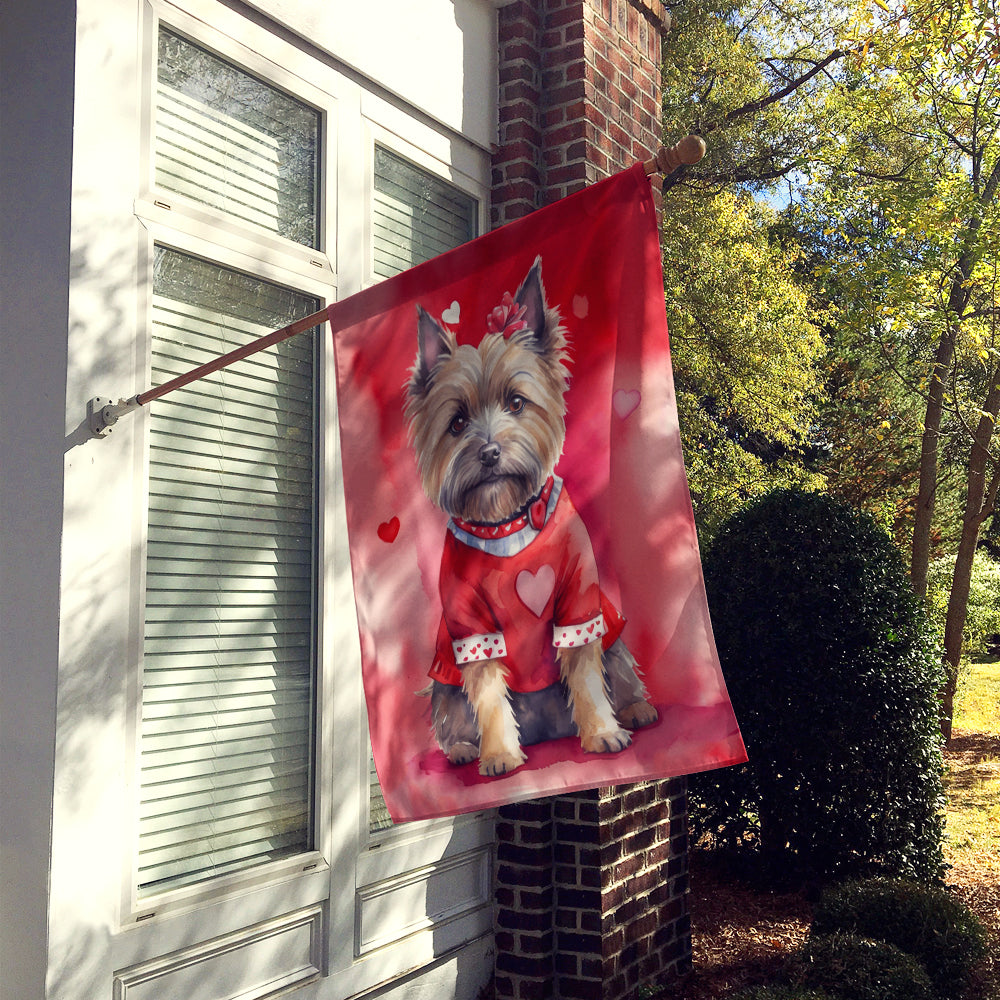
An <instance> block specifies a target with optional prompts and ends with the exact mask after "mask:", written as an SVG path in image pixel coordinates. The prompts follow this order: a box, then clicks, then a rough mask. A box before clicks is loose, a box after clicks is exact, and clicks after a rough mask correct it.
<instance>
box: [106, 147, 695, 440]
mask: <svg viewBox="0 0 1000 1000" xmlns="http://www.w3.org/2000/svg"><path fill="white" fill-rule="evenodd" d="M704 155H705V140H704V139H702V138H701V137H700V136H697V135H688V136H685V137H684V138H683V139H681V140H680V142H678V143H675V144H674V145H673V146H661V147H660V148H659V149H658V150H657V151H656V156H654V157H653V158H652V159H650V160H646V161H645V162H644V163H643V169H644V170H645V171H646V174H647V175H651V174H664V175H666V174H669V173H671V172H672V171H674V170H676V169H677V168H678V167H680V166H682V165H685V164H687V165H691V164H694V163H697V162H698V161H699V160H700V159H701V158H702V157H703V156H704ZM328 318H329V313H328V311H327V309H320V310H319V311H318V312H314V313H312V314H310V315H309V316H304V317H303V318H302V319H298V320H296V321H295V322H294V323H289V324H288V326H283V327H282V328H281V329H280V330H275V331H274V332H273V333H267V334H265V335H264V336H263V337H258V338H257V339H256V340H253V341H251V342H250V343H249V344H244V345H243V346H242V347H237V348H236V350H234V351H230V352H229V353H228V354H223V355H221V356H220V357H218V358H215V360H213V361H208V362H206V363H205V364H203V365H199V366H198V367H197V368H192V369H191V371H189V372H185V373H184V374H183V375H178V376H177V377H176V378H172V379H170V381H169V382H164V383H163V384H162V385H158V386H156V387H155V388H152V389H146V390H145V391H144V392H140V393H137V394H136V395H135V396H132V397H130V398H129V399H119V400H118V402H117V403H116V402H114V401H113V400H111V399H105V398H103V397H101V396H95V397H94V398H93V399H91V400H88V402H87V421H88V423H89V425H90V430H91V433H92V434H93V435H94V436H95V437H105V436H106V435H108V434H109V433H110V432H111V428H112V426H113V425H114V424H115V423H117V422H118V418H119V417H121V416H123V415H124V414H126V413H130V412H131V411H132V410H137V409H138V408H139V407H140V406H145V404H146V403H150V402H152V401H153V400H154V399H159V398H160V397H161V396H165V395H167V393H168V392H173V391H174V390H175V389H180V388H181V387H182V386H185V385H187V384H188V383H190V382H195V381H197V380H198V379H200V378H204V376H206V375H211V374H212V373H213V372H217V371H220V370H221V369H223V368H226V367H228V366H229V365H231V364H233V362H235V361H242V360H243V359H244V358H248V357H250V355H252V354H256V353H257V352H258V351H263V350H266V349H267V348H268V347H271V346H273V345H274V344H278V343H280V342H281V341H283V340H287V339H288V338H289V337H294V336H296V335H297V334H299V333H304V332H305V331H306V330H311V329H312V328H313V327H315V326H318V325H319V324H320V323H323V322H325V321H326V320H327V319H328Z"/></svg>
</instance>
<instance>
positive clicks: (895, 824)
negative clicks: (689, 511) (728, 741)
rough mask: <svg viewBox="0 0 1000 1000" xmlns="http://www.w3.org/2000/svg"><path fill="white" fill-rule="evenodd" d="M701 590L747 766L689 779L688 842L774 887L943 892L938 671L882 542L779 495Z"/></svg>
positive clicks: (830, 509) (708, 562)
mask: <svg viewBox="0 0 1000 1000" xmlns="http://www.w3.org/2000/svg"><path fill="white" fill-rule="evenodd" d="M705 582H706V587H707V589H708V597H709V603H710V605H711V608H712V618H713V625H714V628H715V636H716V640H717V643H718V648H719V654H720V657H721V660H722V666H723V670H724V672H725V676H726V681H727V684H728V687H729V693H730V696H731V698H732V701H733V705H734V708H735V710H736V715H737V718H738V720H739V723H740V728H741V730H742V733H743V737H744V740H745V742H746V745H747V751H748V754H749V758H750V760H749V763H748V764H746V765H742V766H740V767H736V768H726V769H724V770H721V771H714V772H710V773H706V774H702V775H696V776H695V777H694V778H692V780H691V793H692V794H691V798H692V820H693V823H694V832H695V834H696V835H699V834H703V833H709V834H711V835H713V836H714V838H715V839H716V842H717V843H718V844H719V845H720V846H724V847H737V848H749V849H750V850H751V851H752V852H753V855H752V856H753V858H754V863H755V865H758V866H759V865H761V863H763V865H764V867H766V868H769V869H770V870H772V871H777V872H791V871H795V872H796V874H798V875H801V876H810V877H812V876H815V877H819V878H825V877H828V876H838V877H842V876H847V875H852V874H853V875H858V876H860V875H866V874H889V875H901V876H907V877H912V878H917V879H921V880H932V879H934V878H938V877H940V875H941V873H942V872H943V870H944V860H943V854H942V836H943V804H944V797H943V788H942V777H941V774H942V762H941V746H940V734H939V728H938V702H937V692H938V689H939V687H940V685H941V682H942V670H941V663H940V658H939V655H938V650H937V647H936V645H935V643H934V640H933V634H932V631H931V629H930V627H929V625H928V623H927V618H926V612H925V610H924V608H923V605H922V603H921V602H920V601H919V600H918V599H917V598H916V596H915V595H914V593H913V590H912V588H911V587H910V584H909V580H908V579H907V576H906V573H905V571H904V568H903V565H902V561H901V559H900V557H899V554H898V553H897V551H896V549H895V548H894V547H893V544H892V542H891V540H890V539H889V537H888V535H886V534H885V533H884V532H883V531H882V530H881V529H880V528H878V527H877V526H876V525H875V523H874V522H873V521H872V520H871V519H870V518H869V517H868V516H867V515H862V514H859V513H858V512H857V511H855V510H854V509H853V508H851V507H849V506H847V505H846V504H844V503H842V502H840V501H837V500H834V499H833V498H831V497H827V496H821V495H817V494H810V493H805V492H802V491H799V490H779V491H776V492H774V493H771V494H769V495H768V496H766V497H764V498H763V499H762V500H760V501H758V502H756V503H754V504H753V505H751V506H749V507H747V508H745V509H744V510H742V511H740V512H739V513H738V514H737V515H736V516H735V517H733V518H732V519H731V520H730V521H729V522H727V524H726V525H725V526H724V527H723V528H722V530H721V531H720V533H719V534H718V535H717V536H716V538H715V540H714V541H713V543H712V545H711V547H710V548H709V550H708V552H707V554H706V556H705ZM769 862H770V864H768V863H769Z"/></svg>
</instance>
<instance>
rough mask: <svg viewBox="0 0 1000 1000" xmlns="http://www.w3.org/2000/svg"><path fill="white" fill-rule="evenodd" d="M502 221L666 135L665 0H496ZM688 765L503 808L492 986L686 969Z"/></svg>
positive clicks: (549, 986)
mask: <svg viewBox="0 0 1000 1000" xmlns="http://www.w3.org/2000/svg"><path fill="white" fill-rule="evenodd" d="M497 13H498V23H499V83H500V107H499V112H500V113H499V134H498V143H497V149H496V152H495V154H494V157H493V201H492V216H493V224H494V225H495V226H496V225H502V224H503V223H506V222H510V221H513V220H514V219H517V218H520V217H521V216H523V215H526V214H527V213H528V212H531V211H533V210H534V209H536V208H539V207H541V206H542V205H546V204H548V203H550V202H552V201H555V200H556V199H558V198H561V197H563V196H564V195H567V194H570V193H572V192H573V191H576V190H578V189H580V188H582V187H584V186H585V185H587V184H590V183H592V182H594V181H596V180H600V179H601V178H602V177H605V176H607V175H609V174H610V173H613V172H614V171H616V170H621V169H624V168H626V167H629V166H631V165H632V164H633V163H635V162H636V161H637V160H644V159H647V158H648V157H649V156H651V155H652V154H653V153H654V152H655V150H656V148H657V146H658V145H659V144H660V139H661V135H660V125H659V120H658V109H659V103H660V85H659V64H660V51H661V42H662V36H663V32H664V25H665V22H667V21H668V17H667V15H666V14H665V12H664V7H663V4H662V3H661V2H660V0H513V2H511V3H509V4H506V5H505V6H503V7H501V8H500V9H499V10H498V12H497ZM686 787H687V786H686V782H685V780H684V779H683V778H679V779H673V780H670V781H656V782H645V783H642V784H638V785H627V786H620V787H617V788H601V789H595V790H592V791H589V792H582V793H579V794H575V795H564V796H557V797H554V798H550V799H541V800H537V801H534V802H525V803H520V804H518V805H514V806H506V807H504V808H503V809H501V810H500V813H499V817H498V821H497V869H496V886H495V893H496V895H495V902H496V907H495V912H496V921H495V923H496V928H495V929H496V948H497V956H496V969H495V971H496V977H495V982H496V995H497V997H500V998H511V1000H562V998H571V997H572V998H581V1000H589V998H593V1000H622V998H625V997H629V996H631V995H632V994H633V993H634V991H635V990H636V989H637V987H639V986H640V985H642V984H645V983H650V982H653V981H658V980H663V979H666V978H669V977H671V976H676V975H678V974H680V973H682V972H684V971H686V970H687V969H688V968H689V967H690V963H691V935H690V921H689V918H688V910H687V889H688V881H687V878H688V875H687V795H686Z"/></svg>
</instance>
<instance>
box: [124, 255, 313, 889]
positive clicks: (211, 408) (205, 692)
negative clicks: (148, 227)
mask: <svg viewBox="0 0 1000 1000" xmlns="http://www.w3.org/2000/svg"><path fill="white" fill-rule="evenodd" d="M316 308H317V303H316V301H315V299H310V298H308V297H307V296H304V295H301V294H298V293H296V292H293V291H290V290H288V289H284V288H280V287H277V286H275V285H273V284H270V283H267V282H264V281H261V280H259V279H255V278H252V277H249V276H247V275H243V274H239V273H237V272H234V271H231V270H228V269H225V268H221V267H218V266H216V265H214V264H209V263H207V262H205V261H202V260H197V259H195V258H193V257H191V256H188V255H185V254H181V253H177V252H175V251H172V250H168V249H165V248H162V247H158V248H157V249H156V253H155V263H154V284H153V344H152V357H153V365H152V376H153V382H154V384H160V383H162V382H165V381H167V380H169V379H170V378H173V377H174V376H175V375H178V374H181V373H183V372H185V371H188V370H190V369H191V368H194V367H195V366H197V365H199V364H202V363H203V362H205V361H209V360H211V359H213V358H215V357H218V356H219V355H221V354H225V353H226V352H227V351H230V350H232V349H233V348H234V347H237V346H239V345H240V344H242V343H245V342H247V341H248V340H250V339H253V338H256V337H258V336H261V335H263V334H265V333H267V332H269V331H270V330H273V329H276V328H278V327H281V326H284V325H286V324H287V323H290V322H291V321H292V320H294V319H298V318H300V317H301V316H303V315H308V314H309V313H310V312H314V311H315V310H316ZM313 355H314V344H313V337H312V335H311V334H306V335H301V336H299V337H295V338H293V339H291V340H287V341H284V342H282V343H281V344H277V345H275V346H274V347H273V348H271V349H269V350H268V351H265V352H262V353H260V354H256V355H254V356H252V357H250V358H247V359H245V360H244V361H241V362H238V363H237V364H235V365H233V366H231V367H230V368H226V369H223V370H222V371H220V372H216V373H215V374H213V375H209V376H206V377H205V378H203V379H201V380H199V381H197V382H194V383H191V384H190V385H188V386H185V387H184V388H183V389H179V390H177V391H175V392H174V393H172V394H170V395H169V396H166V397H165V398H164V399H163V400H161V401H160V402H159V403H157V405H156V406H155V407H154V408H153V409H152V411H151V414H150V457H149V513H148V518H149V520H148V536H147V567H146V626H145V637H144V658H143V698H142V740H141V808H140V828H139V879H138V882H139V888H140V894H148V893H149V892H151V891H154V890H157V889H159V888H162V887H164V886H170V887H177V886H181V885H185V884H188V883H190V882H195V881H200V880H202V879H205V878H207V877H209V876H213V875H219V874H224V873H227V872H231V871H236V870H241V869H243V868H246V867H248V866H251V865H254V864H259V863H260V862H262V861H269V860H274V859H276V858H280V857H284V856H286V855H288V854H292V853H296V852H301V851H305V850H308V849H309V848H310V847H311V846H312V845H311V788H312V757H311V746H312V719H313V701H314V690H315V685H314V669H313V663H314V638H313V632H314V628H313V608H314V603H315V600H314V587H313V580H314V568H313V559H314V553H315V551H316V546H315V527H314V521H315V507H316V503H315V493H316V490H315V484H314V472H313V464H314V463H313V455H314V440H315V430H314V428H315V423H316V414H315V399H314V392H313V385H314V381H315V379H314V363H313Z"/></svg>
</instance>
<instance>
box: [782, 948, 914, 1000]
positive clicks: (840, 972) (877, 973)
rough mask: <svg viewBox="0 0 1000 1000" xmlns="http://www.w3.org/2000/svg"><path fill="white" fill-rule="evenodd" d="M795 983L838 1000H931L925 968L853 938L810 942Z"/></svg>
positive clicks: (901, 954)
mask: <svg viewBox="0 0 1000 1000" xmlns="http://www.w3.org/2000/svg"><path fill="white" fill-rule="evenodd" d="M793 974H794V976H795V978H796V980H797V981H798V983H799V985H801V986H804V987H808V988H813V987H818V988H820V989H825V990H826V991H827V992H828V993H833V994H835V995H836V997H837V998H838V1000H933V998H934V990H933V988H932V986H931V981H930V978H929V977H928V975H927V972H926V970H925V969H924V967H923V966H922V965H921V964H920V962H918V961H917V960H916V959H915V958H914V957H913V956H912V955H907V954H906V952H905V951H901V950H900V949H899V948H897V947H896V946H895V945H891V944H886V943H885V942H884V941H871V940H869V939H867V938H863V937H857V936H855V935H853V934H828V935H824V936H822V937H817V938H810V940H809V941H808V943H807V944H806V946H805V948H804V949H803V951H802V953H801V954H800V956H799V959H798V962H797V965H796V970H795V972H794V973H793Z"/></svg>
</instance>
